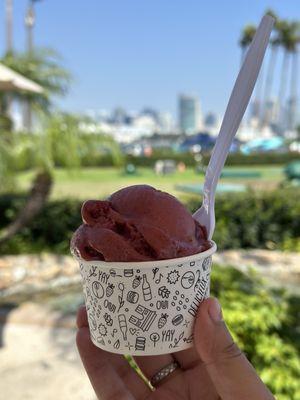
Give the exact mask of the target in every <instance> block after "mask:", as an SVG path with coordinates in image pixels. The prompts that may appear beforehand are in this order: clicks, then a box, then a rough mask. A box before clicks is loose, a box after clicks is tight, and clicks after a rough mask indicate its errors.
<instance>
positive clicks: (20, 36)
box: [0, 0, 300, 116]
mask: <svg viewBox="0 0 300 400" xmlns="http://www.w3.org/2000/svg"><path fill="white" fill-rule="evenodd" d="M4 5H5V1H4V0H2V1H1V3H0V21H2V23H1V24H0V26H1V27H2V34H1V35H0V53H1V54H3V53H4V51H5V35H4V33H5V31H4V21H5V18H4V9H5V7H4ZM26 6H27V0H14V47H15V48H16V49H17V50H24V48H25V31H24V23H23V19H24V14H25V10H26ZM267 8H272V9H273V10H274V11H275V12H276V13H278V15H279V16H280V17H282V18H291V19H300V7H299V4H298V1H295V0H284V1H282V0H269V1H265V0H235V1H234V0H226V1H223V0H218V1H216V0H205V1H202V0H163V1H162V0H151V1H141V0H118V1H117V0H110V1H101V0H89V1H71V0H64V1H62V0H43V1H41V2H38V3H36V26H35V32H34V36H35V37H34V40H35V44H36V45H37V46H39V47H45V46H46V47H52V48H54V49H56V50H57V51H58V52H59V53H60V54H61V55H62V56H63V60H64V62H63V63H64V66H65V67H66V68H68V69H69V70H70V71H71V72H72V74H73V83H72V88H71V90H70V92H69V94H68V95H67V96H66V97H65V98H63V99H61V100H59V103H58V104H59V106H60V107H61V108H63V109H64V110H68V111H71V112H81V111H86V110H89V109H94V110H98V109H112V108H114V107H116V106H121V107H124V108H126V109H127V110H139V109H141V108H143V107H145V106H150V107H153V108H156V109H158V110H160V111H170V112H172V113H173V115H174V116H175V115H176V110H177V96H178V93H191V94H195V95H197V96H199V98H200V101H201V107H202V109H203V111H204V112H209V111H213V112H216V113H218V114H219V115H223V113H224V110H225V107H226V104H227V101H228V98H229V96H230V93H231V90H232V87H233V84H234V81H235V79H236V76H237V73H238V69H239V65H240V56H241V52H240V49H239V46H238V39H239V36H240V33H241V30H242V28H243V27H244V26H245V25H246V24H248V23H253V24H258V23H259V21H260V18H261V16H262V15H263V13H264V11H265V10H266V9H267Z"/></svg>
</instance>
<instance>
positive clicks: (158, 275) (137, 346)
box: [79, 242, 216, 355]
mask: <svg viewBox="0 0 300 400" xmlns="http://www.w3.org/2000/svg"><path fill="white" fill-rule="evenodd" d="M215 251H216V244H215V243H214V242H212V246H211V248H210V249H208V250H207V251H205V252H203V253H198V254H195V255H193V256H189V257H182V258H175V259H170V260H161V261H145V262H105V261H84V260H82V259H79V264H80V271H81V275H82V279H83V291H84V296H85V304H86V308H87V314H88V322H89V327H90V334H91V339H92V341H93V343H94V344H95V345H96V346H97V347H100V348H101V349H104V350H107V351H110V352H112V353H118V354H131V355H155V354H166V353H173V352H176V351H180V350H184V349H187V348H189V347H192V346H193V325H194V319H195V316H196V313H197V309H198V306H199V304H200V303H201V302H202V301H203V300H204V299H205V298H207V297H209V287H210V271H211V263H212V254H213V253H215Z"/></svg>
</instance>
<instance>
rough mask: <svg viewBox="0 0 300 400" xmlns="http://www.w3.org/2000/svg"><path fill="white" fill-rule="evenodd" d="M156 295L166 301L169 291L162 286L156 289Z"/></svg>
mask: <svg viewBox="0 0 300 400" xmlns="http://www.w3.org/2000/svg"><path fill="white" fill-rule="evenodd" d="M158 294H159V296H161V297H162V298H163V299H168V298H169V295H170V290H169V289H168V288H167V287H166V286H165V285H164V286H161V287H160V288H159V289H158Z"/></svg>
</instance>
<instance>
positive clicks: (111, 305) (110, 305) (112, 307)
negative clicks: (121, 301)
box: [104, 299, 116, 313]
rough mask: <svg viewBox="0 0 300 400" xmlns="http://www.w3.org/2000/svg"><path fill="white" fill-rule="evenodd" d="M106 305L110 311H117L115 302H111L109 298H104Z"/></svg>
mask: <svg viewBox="0 0 300 400" xmlns="http://www.w3.org/2000/svg"><path fill="white" fill-rule="evenodd" d="M104 307H105V308H107V309H108V311H110V312H112V313H114V312H115V311H116V306H115V304H113V303H111V302H110V301H108V300H107V299H105V300H104Z"/></svg>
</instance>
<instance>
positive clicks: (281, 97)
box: [278, 20, 299, 129]
mask: <svg viewBox="0 0 300 400" xmlns="http://www.w3.org/2000/svg"><path fill="white" fill-rule="evenodd" d="M298 29H299V24H298V22H295V21H293V22H289V21H286V20H284V21H280V23H279V24H278V32H279V40H280V44H281V46H282V47H283V50H284V54H283V59H282V66H281V78H280V86H279V94H278V101H279V104H280V107H279V114H278V123H279V125H280V127H281V129H283V128H284V124H285V122H286V121H285V120H286V115H287V114H286V109H285V94H286V88H287V74H288V68H289V60H290V56H291V55H292V54H295V53H296V51H297V43H298Z"/></svg>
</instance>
